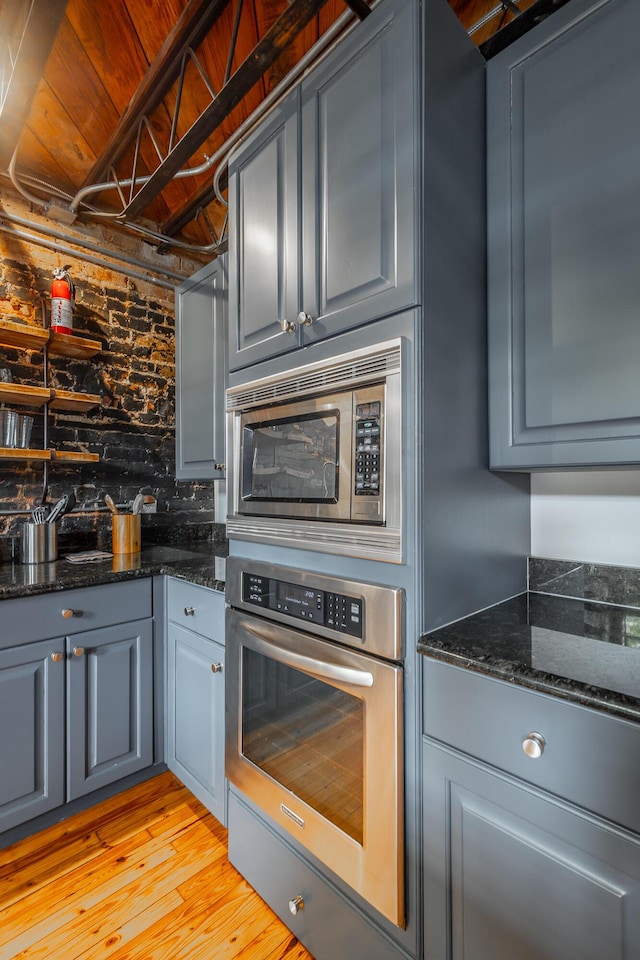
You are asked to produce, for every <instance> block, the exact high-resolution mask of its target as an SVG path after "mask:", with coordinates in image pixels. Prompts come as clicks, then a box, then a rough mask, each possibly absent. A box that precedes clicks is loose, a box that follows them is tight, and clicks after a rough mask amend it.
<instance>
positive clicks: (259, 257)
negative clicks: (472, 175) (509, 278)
mask: <svg viewBox="0 0 640 960" xmlns="http://www.w3.org/2000/svg"><path fill="white" fill-rule="evenodd" d="M417 39H418V7H417V4H413V3H406V2H404V0H386V2H385V3H384V4H381V5H380V7H379V8H377V9H376V10H374V11H373V13H372V15H371V16H370V17H368V18H367V20H366V21H364V22H363V23H362V24H360V25H359V26H358V27H357V28H356V29H355V30H354V31H353V33H352V34H351V35H350V36H349V37H348V38H347V39H346V40H344V41H343V42H342V43H341V44H340V45H339V47H338V48H337V49H336V50H335V51H333V53H332V54H330V55H329V56H328V57H327V58H326V60H325V61H324V62H323V63H322V64H321V65H320V66H319V67H318V68H316V69H315V70H313V71H312V72H311V73H310V74H309V76H308V77H307V79H306V80H305V81H304V83H303V84H302V86H301V88H300V89H297V90H295V91H294V92H293V93H292V94H290V95H289V96H288V98H287V99H286V100H285V101H284V103H283V104H282V105H281V107H280V108H279V110H278V111H277V112H276V113H275V114H274V115H272V116H271V117H270V118H269V120H268V121H267V122H266V123H264V124H262V125H261V127H260V128H259V130H258V131H257V132H256V134H255V135H254V137H253V138H251V139H250V140H249V141H248V142H247V144H246V145H245V146H243V147H242V148H241V150H240V151H238V153H237V154H236V155H235V157H234V158H233V159H232V161H231V164H230V168H229V223H230V235H231V244H230V264H229V268H230V291H229V308H230V316H231V337H230V340H231V343H230V369H232V370H234V369H238V368H240V367H245V366H247V365H249V364H251V363H254V362H256V361H260V360H264V359H267V358H268V357H272V356H276V355H278V354H282V353H285V352H287V351H290V350H294V349H296V348H298V347H299V346H303V345H305V344H308V343H311V342H313V341H314V340H318V339H322V338H324V337H329V336H333V335H334V334H337V333H340V332H342V331H343V330H347V329H349V328H350V327H355V326H359V325H361V324H364V323H368V322H369V321H372V320H376V319H378V318H380V317H382V316H386V315H389V314H392V313H394V312H396V311H399V310H402V309H404V308H406V307H409V306H412V305H414V304H415V303H416V302H417V299H418V294H417V275H418V274H417V269H416V259H417V253H416V245H415V231H416V220H417V211H416V208H415V202H416V200H415V198H416V195H417V170H418V167H417V161H416V154H417V135H416V130H417V116H416V110H417V102H418V96H417V77H418V73H417V52H416V48H417Z"/></svg>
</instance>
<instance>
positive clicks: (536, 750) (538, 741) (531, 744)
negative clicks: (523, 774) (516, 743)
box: [522, 733, 545, 760]
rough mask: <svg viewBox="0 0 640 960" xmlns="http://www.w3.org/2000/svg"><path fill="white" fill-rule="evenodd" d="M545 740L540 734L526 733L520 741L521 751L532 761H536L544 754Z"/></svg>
mask: <svg viewBox="0 0 640 960" xmlns="http://www.w3.org/2000/svg"><path fill="white" fill-rule="evenodd" d="M544 747H545V739H544V737H543V736H542V734H541V733H528V734H527V735H526V737H524V739H523V741H522V749H523V751H524V752H525V753H526V755H527V756H528V757H531V759H532V760H538V759H539V757H541V756H542V754H543V753H544Z"/></svg>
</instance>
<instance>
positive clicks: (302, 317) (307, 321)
mask: <svg viewBox="0 0 640 960" xmlns="http://www.w3.org/2000/svg"><path fill="white" fill-rule="evenodd" d="M296 319H297V321H298V326H300V327H310V326H311V324H312V323H313V317H312V316H311V314H309V313H305V312H304V310H301V311H300V313H299V314H298V316H297V318H296Z"/></svg>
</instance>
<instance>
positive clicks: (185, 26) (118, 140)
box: [83, 0, 231, 186]
mask: <svg viewBox="0 0 640 960" xmlns="http://www.w3.org/2000/svg"><path fill="white" fill-rule="evenodd" d="M230 2H231V0H189V2H188V3H187V6H186V7H185V8H184V10H183V11H182V13H181V15H180V18H179V19H178V20H177V22H176V24H175V26H174V28H173V29H172V31H171V33H170V34H169V36H168V37H167V39H166V40H165V42H164V43H163V45H162V47H161V49H160V52H159V53H158V55H157V57H156V58H155V60H154V61H153V63H152V64H151V66H150V67H149V70H148V71H147V74H146V75H145V77H144V80H143V81H142V83H141V84H140V86H139V87H138V89H137V90H136V92H135V94H134V96H133V98H132V100H131V103H130V104H129V106H128V107H127V110H126V111H125V113H124V114H123V115H122V117H121V118H120V120H119V121H118V124H117V126H116V128H115V129H114V131H113V133H112V134H111V136H110V137H109V140H108V141H107V143H106V145H105V147H104V150H103V151H102V153H101V154H100V156H99V157H98V159H97V160H96V162H95V164H94V166H93V168H92V170H90V172H89V174H88V175H87V177H86V178H85V181H84V183H83V186H88V185H90V184H92V183H99V182H100V181H101V180H103V179H104V177H105V176H106V174H107V172H108V170H109V168H110V167H115V166H116V165H117V164H118V162H119V161H120V160H121V159H122V157H123V156H124V154H125V153H126V152H127V150H128V149H129V147H130V146H131V143H132V141H133V140H134V139H135V137H136V135H137V131H138V125H139V123H140V120H141V118H142V117H144V116H148V115H149V114H150V113H152V112H153V111H154V110H155V109H156V107H158V106H159V105H160V103H161V102H162V100H163V99H164V97H165V95H166V94H167V93H168V91H169V90H170V89H171V87H172V85H173V84H174V83H175V81H176V80H177V78H178V76H179V75H180V69H181V65H182V59H183V57H184V54H185V52H186V51H187V49H188V48H191V49H192V50H195V49H196V48H197V47H198V46H199V45H200V44H201V43H202V41H203V40H204V38H205V37H206V36H207V34H208V33H209V32H210V30H211V28H212V27H213V25H214V23H215V22H216V20H218V18H219V17H220V15H221V13H222V12H223V10H224V9H225V7H227V6H228V5H229V3H230Z"/></svg>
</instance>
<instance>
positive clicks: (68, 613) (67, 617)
mask: <svg viewBox="0 0 640 960" xmlns="http://www.w3.org/2000/svg"><path fill="white" fill-rule="evenodd" d="M61 612H62V616H63V617H64V619H65V620H70V619H71V617H75V616H76V611H75V610H72V609H71V608H70V607H65V608H64V610H62V611H61Z"/></svg>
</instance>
